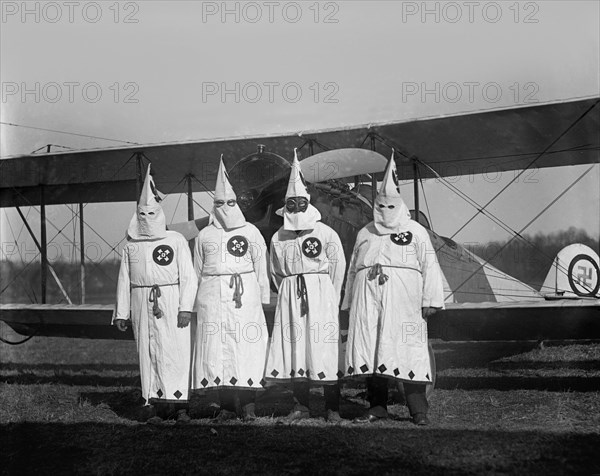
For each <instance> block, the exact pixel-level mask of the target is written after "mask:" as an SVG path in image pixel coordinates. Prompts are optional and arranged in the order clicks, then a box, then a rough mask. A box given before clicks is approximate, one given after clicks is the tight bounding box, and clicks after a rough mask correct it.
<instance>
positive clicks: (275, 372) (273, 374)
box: [271, 369, 279, 377]
mask: <svg viewBox="0 0 600 476" xmlns="http://www.w3.org/2000/svg"><path fill="white" fill-rule="evenodd" d="M271 375H272V376H273V377H277V376H278V375H279V372H277V370H275V369H273V371H272V372H271Z"/></svg>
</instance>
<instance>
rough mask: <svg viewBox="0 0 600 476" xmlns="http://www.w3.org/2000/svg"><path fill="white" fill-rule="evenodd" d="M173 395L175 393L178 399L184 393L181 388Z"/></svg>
mask: <svg viewBox="0 0 600 476" xmlns="http://www.w3.org/2000/svg"><path fill="white" fill-rule="evenodd" d="M173 395H175V398H176V399H177V400H179V399H180V398H181V397H182V395H183V393H181V392H180V391H179V390H177V391H176V392H175V393H174V394H173Z"/></svg>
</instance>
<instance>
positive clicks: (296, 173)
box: [275, 149, 321, 231]
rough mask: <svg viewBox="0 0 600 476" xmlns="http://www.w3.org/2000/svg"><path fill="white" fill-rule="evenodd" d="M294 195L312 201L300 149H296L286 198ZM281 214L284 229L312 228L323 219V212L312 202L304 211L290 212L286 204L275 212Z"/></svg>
mask: <svg viewBox="0 0 600 476" xmlns="http://www.w3.org/2000/svg"><path fill="white" fill-rule="evenodd" d="M292 197H304V198H306V199H308V200H309V201H310V194H309V193H308V190H307V188H306V180H304V175H303V174H302V169H301V168H300V161H299V160H298V150H297V149H294V161H293V162H292V169H291V171H290V179H289V181H288V187H287V192H286V193H285V199H286V200H287V199H288V198H292ZM275 213H276V214H277V215H279V216H283V229H284V230H290V231H296V230H312V229H313V228H314V227H315V224H316V223H317V222H318V221H319V220H320V219H321V213H319V210H317V209H316V208H315V207H314V206H312V205H311V204H310V203H309V204H308V208H307V209H306V210H305V211H304V212H299V213H290V212H288V211H287V210H286V208H285V205H284V206H283V207H282V208H280V209H279V210H277V211H276V212H275Z"/></svg>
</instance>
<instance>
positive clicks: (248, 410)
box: [242, 403, 258, 421]
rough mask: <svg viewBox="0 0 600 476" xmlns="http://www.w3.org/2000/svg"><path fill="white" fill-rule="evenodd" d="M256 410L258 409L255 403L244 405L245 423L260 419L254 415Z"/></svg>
mask: <svg viewBox="0 0 600 476" xmlns="http://www.w3.org/2000/svg"><path fill="white" fill-rule="evenodd" d="M255 408H256V406H255V405H254V403H249V404H247V405H244V407H243V408H242V420H244V421H254V420H256V419H257V418H258V417H257V416H256V413H254V409H255Z"/></svg>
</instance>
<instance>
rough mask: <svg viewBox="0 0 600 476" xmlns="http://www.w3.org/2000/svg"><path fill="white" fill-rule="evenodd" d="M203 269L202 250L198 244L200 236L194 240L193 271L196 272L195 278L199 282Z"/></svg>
mask: <svg viewBox="0 0 600 476" xmlns="http://www.w3.org/2000/svg"><path fill="white" fill-rule="evenodd" d="M203 267H204V252H203V250H202V244H201V243H200V235H198V236H197V237H196V239H195V240H194V271H195V272H196V278H198V281H199V280H200V276H202V268H203Z"/></svg>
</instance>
